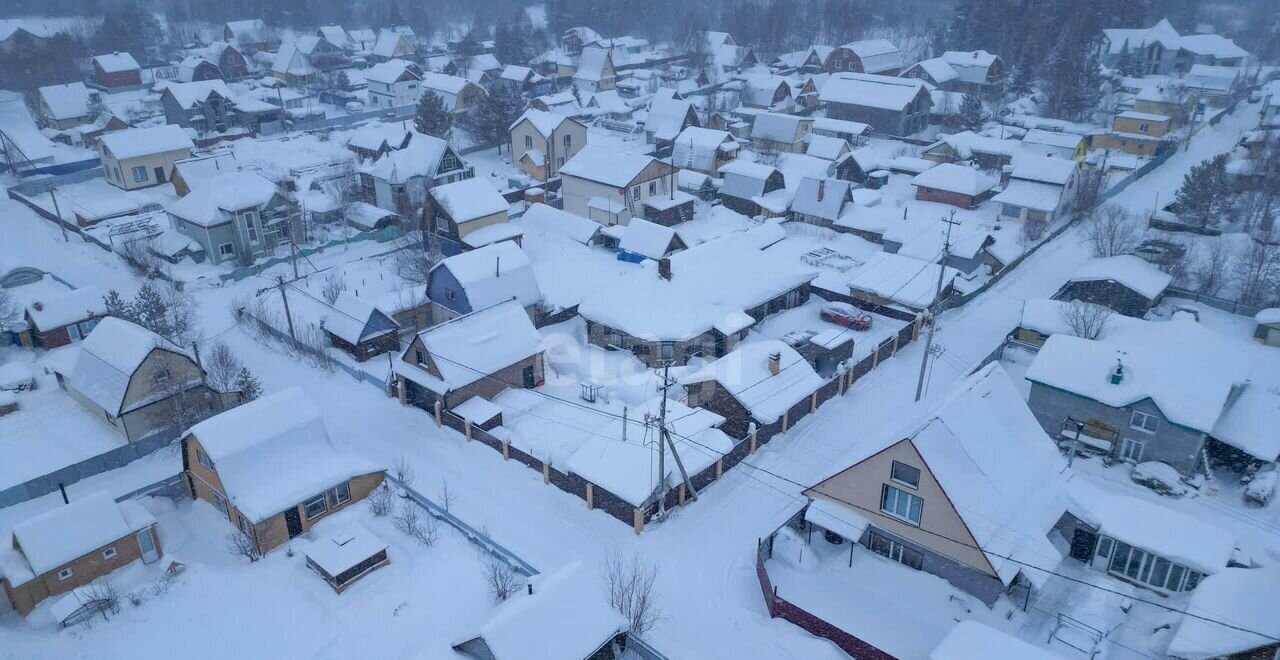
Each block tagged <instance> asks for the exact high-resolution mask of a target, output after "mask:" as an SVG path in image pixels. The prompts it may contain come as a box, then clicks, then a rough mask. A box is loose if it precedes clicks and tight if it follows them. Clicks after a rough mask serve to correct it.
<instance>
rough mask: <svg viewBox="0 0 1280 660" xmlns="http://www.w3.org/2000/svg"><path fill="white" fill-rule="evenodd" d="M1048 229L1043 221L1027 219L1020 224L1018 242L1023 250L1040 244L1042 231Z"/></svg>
mask: <svg viewBox="0 0 1280 660" xmlns="http://www.w3.org/2000/svg"><path fill="white" fill-rule="evenodd" d="M1048 227H1049V223H1047V222H1045V221H1044V220H1032V219H1030V218H1028V219H1027V220H1026V221H1024V222H1023V223H1022V231H1021V232H1019V233H1018V242H1019V243H1021V244H1022V247H1023V249H1026V248H1029V247H1031V246H1032V245H1035V244H1036V243H1038V242H1040V239H1041V238H1043V237H1044V230H1045V229H1047V228H1048Z"/></svg>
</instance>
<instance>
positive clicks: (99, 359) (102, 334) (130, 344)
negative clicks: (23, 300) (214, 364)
mask: <svg viewBox="0 0 1280 660" xmlns="http://www.w3.org/2000/svg"><path fill="white" fill-rule="evenodd" d="M157 348H162V349H165V350H169V351H172V352H174V353H177V354H179V355H187V353H186V352H185V351H184V350H183V349H181V348H179V347H177V346H175V345H173V344H171V343H169V342H168V341H166V340H165V339H164V338H162V337H161V336H160V335H157V334H156V333H154V332H151V331H150V330H147V329H146V328H143V327H142V326H139V325H136V324H133V323H130V322H128V321H124V320H121V319H118V318H115V317H113V316H108V317H106V318H104V319H102V320H101V321H99V322H98V325H97V326H95V327H94V328H93V331H91V332H90V333H89V336H88V337H86V338H85V340H84V341H83V342H81V343H80V352H79V353H78V354H77V355H76V360H75V363H74V364H73V365H72V367H71V373H69V374H64V375H65V376H66V377H67V379H68V382H69V383H70V385H71V387H73V388H75V390H76V391H78V392H80V393H81V394H83V395H84V396H85V397H86V398H87V399H89V400H90V401H92V402H94V403H95V404H97V405H98V406H101V407H102V409H103V410H106V411H107V412H109V413H111V414H112V415H117V414H121V413H123V412H126V411H123V410H121V406H122V405H123V403H124V398H125V393H126V391H127V390H128V387H129V379H130V377H132V376H133V373H134V372H135V371H137V370H138V367H139V366H141V365H142V361H143V360H145V359H146V358H147V356H148V355H150V354H151V351H153V350H155V349H157Z"/></svg>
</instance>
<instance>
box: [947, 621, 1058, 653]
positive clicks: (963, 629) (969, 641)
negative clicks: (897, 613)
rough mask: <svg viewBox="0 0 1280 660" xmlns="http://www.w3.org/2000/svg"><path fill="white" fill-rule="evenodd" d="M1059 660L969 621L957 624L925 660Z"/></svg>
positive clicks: (983, 624) (1005, 634)
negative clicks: (999, 659)
mask: <svg viewBox="0 0 1280 660" xmlns="http://www.w3.org/2000/svg"><path fill="white" fill-rule="evenodd" d="M988 658H1018V659H1019V660H1059V658H1060V656H1058V655H1055V654H1053V653H1050V652H1049V651H1047V650H1045V649H1043V648H1040V647H1039V646H1036V645H1034V644H1030V643H1028V642H1024V641H1022V640H1021V639H1018V638H1017V637H1014V636H1013V635H1010V634H1008V633H1005V632H1001V631H999V630H996V629H995V628H992V627H991V626H988V625H986V624H985V623H979V622H977V621H974V620H972V619H969V620H967V621H961V622H960V623H957V624H956V625H955V627H954V628H952V629H951V631H950V632H948V633H947V636H946V637H943V638H942V641H941V642H939V643H938V645H937V646H936V647H934V649H933V650H932V651H930V652H929V660H987V659H988Z"/></svg>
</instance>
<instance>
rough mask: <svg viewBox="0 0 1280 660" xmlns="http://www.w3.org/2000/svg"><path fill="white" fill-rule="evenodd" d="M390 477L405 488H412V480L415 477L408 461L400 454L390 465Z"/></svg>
mask: <svg viewBox="0 0 1280 660" xmlns="http://www.w3.org/2000/svg"><path fill="white" fill-rule="evenodd" d="M391 476H393V477H395V478H396V480H398V481H399V482H400V483H402V484H404V486H405V488H412V487H413V480H414V478H415V477H416V476H417V475H416V474H414V471H413V466H412V465H410V464H409V459H407V458H405V457H404V455H403V454H402V455H401V456H400V458H397V459H396V462H395V463H392V464H391Z"/></svg>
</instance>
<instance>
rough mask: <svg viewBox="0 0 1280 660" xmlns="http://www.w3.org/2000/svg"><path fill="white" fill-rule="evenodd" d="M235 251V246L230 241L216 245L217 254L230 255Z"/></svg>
mask: <svg viewBox="0 0 1280 660" xmlns="http://www.w3.org/2000/svg"><path fill="white" fill-rule="evenodd" d="M235 253H236V248H235V246H233V245H231V244H230V243H223V244H222V245H219V246H218V254H220V255H222V256H224V257H230V256H232V255H234V254H235Z"/></svg>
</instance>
